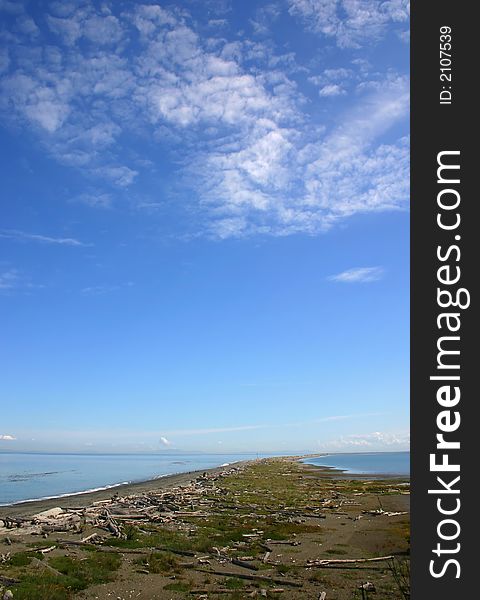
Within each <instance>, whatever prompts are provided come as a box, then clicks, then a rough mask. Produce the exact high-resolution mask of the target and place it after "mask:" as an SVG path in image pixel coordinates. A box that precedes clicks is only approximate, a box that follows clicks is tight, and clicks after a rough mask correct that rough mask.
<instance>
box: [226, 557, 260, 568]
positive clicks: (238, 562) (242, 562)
mask: <svg viewBox="0 0 480 600" xmlns="http://www.w3.org/2000/svg"><path fill="white" fill-rule="evenodd" d="M230 562H231V563H232V564H233V565H237V566H238V567H243V568H244V569H250V570H251V571H258V567H257V565H254V564H253V563H251V562H247V561H245V560H240V559H238V558H231V559H230Z"/></svg>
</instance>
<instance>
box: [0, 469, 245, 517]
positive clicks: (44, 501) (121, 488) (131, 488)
mask: <svg viewBox="0 0 480 600" xmlns="http://www.w3.org/2000/svg"><path fill="white" fill-rule="evenodd" d="M252 462H255V461H254V460H253V461H249V460H245V461H237V462H232V463H230V464H229V465H228V466H226V465H220V466H218V467H211V468H209V469H198V470H195V471H185V472H181V473H172V474H169V475H161V476H160V477H156V478H155V479H145V480H142V481H136V482H129V483H119V484H114V485H112V486H110V487H104V488H102V489H97V490H91V491H89V490H86V491H84V492H73V493H71V494H66V495H59V496H53V497H49V498H39V499H31V500H20V501H19V502H15V503H12V504H3V505H0V519H1V518H2V516H6V517H9V516H12V515H15V516H29V515H32V514H35V513H38V512H42V511H44V510H49V509H51V508H56V507H57V506H62V507H63V508H81V507H83V506H85V505H89V504H92V503H93V502H98V501H99V500H107V499H109V498H111V497H112V494H115V493H118V494H122V495H124V496H128V495H131V494H141V493H148V492H155V491H159V490H163V489H168V488H173V487H177V486H182V485H188V484H189V483H191V482H192V481H193V480H195V479H196V478H197V477H199V476H200V475H202V474H203V473H209V474H216V473H220V472H221V471H224V470H225V469H228V468H232V467H237V466H240V465H247V464H249V463H252Z"/></svg>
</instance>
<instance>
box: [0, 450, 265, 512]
mask: <svg viewBox="0 0 480 600" xmlns="http://www.w3.org/2000/svg"><path fill="white" fill-rule="evenodd" d="M258 456H259V457H262V456H264V455H258ZM256 457H257V455H256V454H184V453H181V454H180V453H178V454H176V453H171V452H169V453H165V454H83V455H80V454H34V453H18V454H17V453H15V454H14V453H12V454H10V453H0V505H2V504H3V505H5V504H12V503H14V502H21V501H22V500H32V499H38V498H49V497H56V496H62V495H69V494H74V493H81V492H85V491H92V490H96V489H103V488H108V487H110V486H115V485H118V484H121V483H130V482H136V481H145V480H147V479H155V478H157V477H162V476H165V475H171V474H173V473H185V472H188V471H196V470H199V469H208V468H211V467H218V466H220V465H224V464H230V463H233V462H236V461H239V460H249V459H250V460H251V459H253V458H256Z"/></svg>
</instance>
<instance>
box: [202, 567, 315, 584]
mask: <svg viewBox="0 0 480 600" xmlns="http://www.w3.org/2000/svg"><path fill="white" fill-rule="evenodd" d="M195 570H196V571H199V572H200V573H206V574H207V575H220V576H221V577H238V578H240V579H249V580H250V581H265V582H267V583H280V584H283V585H289V586H291V587H303V583H300V582H298V581H292V580H291V579H280V578H278V577H267V576H265V575H249V574H247V573H236V572H232V571H215V570H212V569H200V568H199V567H196V569H195Z"/></svg>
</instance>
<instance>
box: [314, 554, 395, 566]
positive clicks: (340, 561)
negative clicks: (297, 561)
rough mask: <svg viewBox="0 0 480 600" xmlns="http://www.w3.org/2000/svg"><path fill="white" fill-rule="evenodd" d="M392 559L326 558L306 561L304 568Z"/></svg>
mask: <svg viewBox="0 0 480 600" xmlns="http://www.w3.org/2000/svg"><path fill="white" fill-rule="evenodd" d="M393 558H394V557H393V556H376V557H375V558H328V559H317V560H308V561H307V563H306V564H305V566H306V567H328V566H330V565H341V564H355V563H368V562H380V561H383V560H392V559H393Z"/></svg>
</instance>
